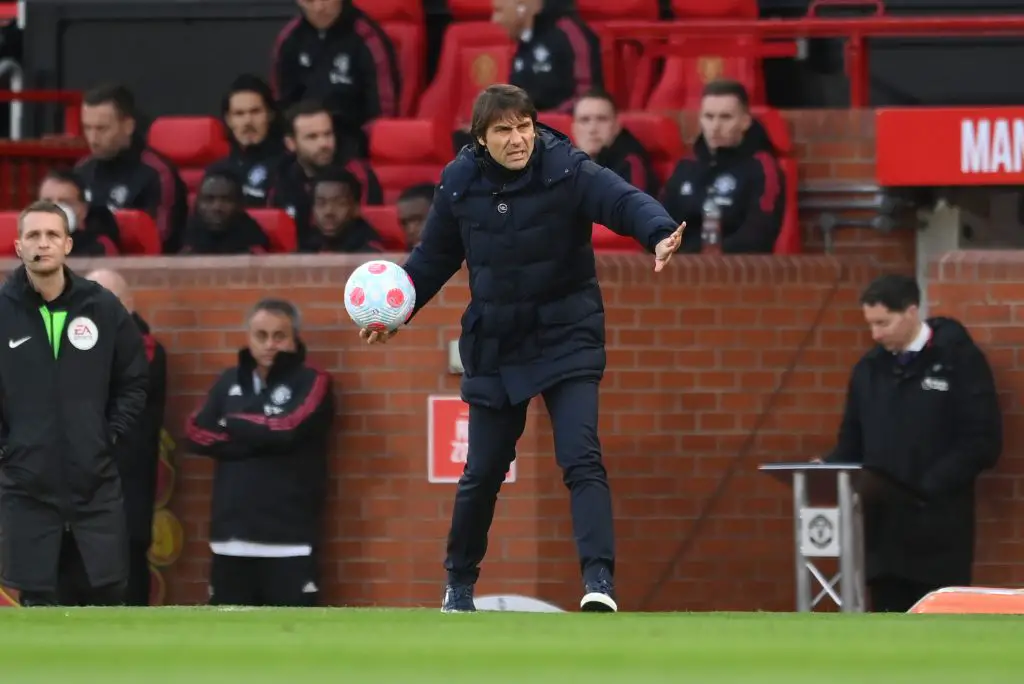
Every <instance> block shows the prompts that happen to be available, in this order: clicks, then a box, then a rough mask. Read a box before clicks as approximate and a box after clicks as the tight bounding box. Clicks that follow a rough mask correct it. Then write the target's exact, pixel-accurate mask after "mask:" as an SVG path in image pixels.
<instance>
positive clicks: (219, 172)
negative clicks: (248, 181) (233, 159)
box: [199, 166, 244, 198]
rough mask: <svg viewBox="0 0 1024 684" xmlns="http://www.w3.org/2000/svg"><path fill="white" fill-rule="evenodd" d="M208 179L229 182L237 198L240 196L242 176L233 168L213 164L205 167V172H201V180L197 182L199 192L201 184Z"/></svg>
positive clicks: (201, 188)
mask: <svg viewBox="0 0 1024 684" xmlns="http://www.w3.org/2000/svg"><path fill="white" fill-rule="evenodd" d="M208 180H224V181H227V182H228V183H230V184H231V187H232V188H234V190H235V195H236V196H237V197H239V198H241V197H242V185H243V184H244V183H243V181H242V177H241V176H240V175H238V172H236V171H235V170H233V169H229V168H227V167H225V166H215V167H213V168H210V169H207V170H206V173H204V174H203V180H201V181H200V182H199V192H202V190H203V186H204V185H206V181H208Z"/></svg>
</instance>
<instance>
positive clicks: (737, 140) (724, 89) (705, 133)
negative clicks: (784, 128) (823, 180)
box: [661, 80, 785, 254]
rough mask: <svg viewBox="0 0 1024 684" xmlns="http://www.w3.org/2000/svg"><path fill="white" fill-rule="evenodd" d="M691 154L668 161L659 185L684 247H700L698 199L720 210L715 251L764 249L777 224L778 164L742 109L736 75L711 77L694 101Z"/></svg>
mask: <svg viewBox="0 0 1024 684" xmlns="http://www.w3.org/2000/svg"><path fill="white" fill-rule="evenodd" d="M700 129H701V132H700V135H699V136H698V137H697V140H696V142H694V144H693V156H692V157H686V158H684V159H683V160H682V161H680V162H679V164H678V165H677V166H676V168H675V170H674V171H673V172H672V176H671V177H670V178H669V179H668V182H667V183H666V184H665V189H664V191H663V192H662V196H661V197H662V204H664V206H665V208H666V209H668V211H669V213H670V214H672V218H674V219H675V220H677V221H679V222H680V223H682V222H683V221H686V231H685V232H684V233H683V246H682V251H684V252H699V251H701V250H702V248H703V247H704V240H703V237H702V228H703V226H704V213H705V203H706V202H707V201H709V200H710V202H711V203H713V204H714V205H715V206H716V207H717V210H718V213H719V215H720V229H721V242H720V247H721V251H722V252H726V253H732V254H770V253H771V252H772V250H773V249H774V248H775V241H776V239H777V238H778V237H779V232H780V231H781V230H782V218H783V215H784V213H785V192H784V189H785V188H784V183H785V181H784V179H783V176H782V169H781V168H780V167H779V162H778V159H777V158H776V156H775V148H774V147H773V146H772V143H771V140H769V138H768V133H767V132H766V131H765V129H764V127H763V126H762V125H761V124H760V123H759V122H758V121H757V120H755V119H754V118H753V117H752V116H751V114H750V99H749V98H748V96H747V90H746V88H744V87H743V85H742V84H740V83H737V82H736V81H725V80H722V81H712V82H711V83H708V84H707V86H705V87H704V92H703V94H702V98H701V105H700Z"/></svg>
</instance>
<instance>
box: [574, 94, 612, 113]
mask: <svg viewBox="0 0 1024 684" xmlns="http://www.w3.org/2000/svg"><path fill="white" fill-rule="evenodd" d="M580 100H604V101H605V102H607V103H608V104H610V105H611V106H612V113H618V111H619V108H618V107H617V106H616V104H615V98H613V97H612V96H611V95H609V94H608V92H607V91H605V90H602V89H601V88H594V89H593V90H588V91H587V92H585V93H583V94H582V95H580V96H579V97H578V98H576V104H578V103H579V102H580ZM575 111H576V105H575V104H574V105H573V113H575Z"/></svg>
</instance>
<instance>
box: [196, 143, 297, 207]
mask: <svg viewBox="0 0 1024 684" xmlns="http://www.w3.org/2000/svg"><path fill="white" fill-rule="evenodd" d="M287 153H288V151H287V150H286V149H285V146H284V141H283V140H282V139H281V137H280V136H279V134H275V132H274V131H271V132H270V133H268V134H267V137H266V138H264V139H263V141H262V142H260V143H257V144H256V145H250V146H249V147H242V146H241V145H239V144H238V143H237V142H236V141H235V139H234V136H231V154H229V155H228V156H226V157H224V158H223V159H218V160H217V161H215V162H214V163H212V164H210V166H209V167H208V168H207V169H206V173H208V174H209V173H212V172H220V171H229V172H231V173H232V174H234V175H237V176H238V177H239V178H240V179H241V180H242V197H243V199H244V201H245V206H247V207H265V206H267V204H268V200H269V196H270V188H271V186H272V184H273V182H274V171H275V169H277V168H278V167H279V166H280V165H281V163H282V160H283V159H284V158H285V155H286V154H287Z"/></svg>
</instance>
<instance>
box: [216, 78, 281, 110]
mask: <svg viewBox="0 0 1024 684" xmlns="http://www.w3.org/2000/svg"><path fill="white" fill-rule="evenodd" d="M238 93H256V94H257V95H259V96H260V99H262V100H263V106H264V107H266V108H267V109H268V110H270V111H271V112H274V111H276V110H277V101H276V100H275V99H274V91H273V90H271V89H270V86H269V85H267V82H266V81H264V80H263V79H262V78H260V77H259V76H256V75H255V74H242V75H240V76H238V77H237V78H236V79H235V80H234V81H232V82H231V85H230V86H228V92H227V94H226V95H224V100H223V101H222V102H221V113H222V114H227V113H228V110H229V109H230V108H231V98H232V96H234V95H237V94H238Z"/></svg>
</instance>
